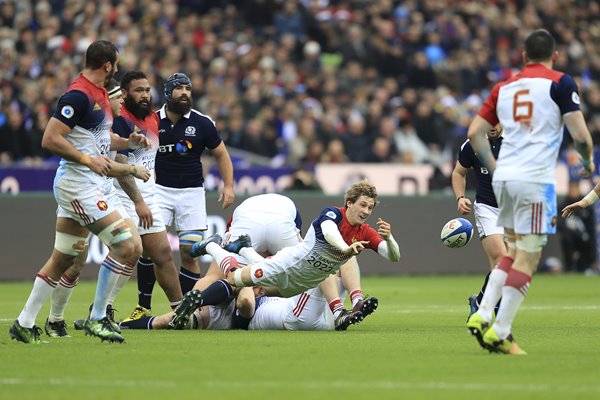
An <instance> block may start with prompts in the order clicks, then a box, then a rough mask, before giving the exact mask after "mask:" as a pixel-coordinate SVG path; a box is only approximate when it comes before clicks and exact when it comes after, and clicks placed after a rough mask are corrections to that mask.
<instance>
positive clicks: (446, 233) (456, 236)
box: [440, 218, 473, 248]
mask: <svg viewBox="0 0 600 400" xmlns="http://www.w3.org/2000/svg"><path fill="white" fill-rule="evenodd" d="M472 237H473V225H471V223H470V222H469V221H468V220H466V219H464V218H455V219H451V220H450V221H448V222H447V223H446V225H444V227H443V228H442V233H441V234H440V238H441V239H442V243H443V244H444V246H446V247H450V248H458V247H464V246H465V245H466V244H467V243H469V241H470V240H471V238H472Z"/></svg>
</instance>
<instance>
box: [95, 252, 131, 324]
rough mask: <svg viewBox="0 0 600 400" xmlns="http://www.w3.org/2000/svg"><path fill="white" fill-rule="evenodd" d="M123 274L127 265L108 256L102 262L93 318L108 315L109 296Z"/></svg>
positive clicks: (97, 318) (98, 318)
mask: <svg viewBox="0 0 600 400" xmlns="http://www.w3.org/2000/svg"><path fill="white" fill-rule="evenodd" d="M123 274H125V266H124V265H123V264H121V263H119V262H118V261H115V260H113V259H112V258H110V257H109V256H106V258H105V259H104V261H102V264H100V270H99V271H98V284H97V285H96V295H95V296H94V304H93V306H92V310H91V311H90V319H91V320H93V321H98V320H100V319H102V318H104V317H106V305H107V304H108V297H109V296H110V294H111V293H112V291H113V288H114V287H115V284H116V283H117V280H118V279H119V276H120V275H123Z"/></svg>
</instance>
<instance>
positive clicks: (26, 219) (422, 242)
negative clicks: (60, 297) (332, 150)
mask: <svg viewBox="0 0 600 400" xmlns="http://www.w3.org/2000/svg"><path fill="white" fill-rule="evenodd" d="M289 196H290V197H291V198H292V199H293V200H294V201H295V202H296V205H297V207H298V208H299V209H300V212H301V214H302V219H303V221H304V226H303V233H305V232H306V230H307V229H308V226H309V224H310V223H311V221H312V220H313V219H314V218H315V217H316V216H317V215H318V214H319V213H320V211H321V210H322V209H323V208H324V207H329V206H338V207H339V206H342V204H343V198H342V197H337V196H336V197H328V196H321V195H309V194H306V193H294V194H290V195H289ZM242 200H243V198H242V197H238V198H237V199H236V202H235V205H237V204H239V203H240V202H241V201H242ZM207 206H208V212H209V215H210V217H209V225H210V226H209V233H212V232H213V231H217V232H221V233H222V232H223V230H224V229H225V222H226V221H227V219H228V218H229V216H230V214H231V212H232V210H233V208H230V209H228V210H222V209H221V208H220V205H218V203H217V200H216V195H213V194H209V195H208V196H207ZM55 210H56V203H55V202H54V198H53V197H52V196H51V195H48V194H44V195H22V196H2V197H0V217H1V220H2V229H1V230H0V249H1V252H2V262H1V265H0V280H18V279H33V277H34V275H35V273H36V272H37V271H38V270H39V269H40V267H41V266H42V265H43V263H44V262H45V261H46V259H47V258H48V256H49V255H50V252H51V251H52V248H53V246H54V224H55V220H56V219H55ZM456 216H457V215H456V207H455V200H454V198H453V197H447V196H442V197H436V196H426V197H381V198H380V204H379V205H378V206H377V207H376V208H375V211H374V213H373V216H372V217H371V218H370V220H369V221H368V222H369V223H370V224H372V225H373V226H375V222H376V221H377V218H378V217H381V218H382V219H384V220H386V221H388V222H389V223H390V224H391V225H392V231H393V234H394V237H395V238H396V240H397V241H398V243H399V244H400V252H401V254H402V258H401V260H400V262H399V263H389V262H387V261H386V260H385V259H383V258H381V257H380V256H378V255H377V254H375V253H373V252H372V251H366V252H365V253H363V254H361V255H360V256H359V258H358V260H359V264H360V266H361V271H362V273H363V274H365V275H368V274H370V275H373V274H377V275H384V274H451V273H484V271H485V270H486V268H487V259H486V257H485V255H484V253H483V250H482V248H481V244H480V243H479V239H478V238H477V237H476V233H475V237H474V238H473V239H472V241H471V242H470V243H469V244H468V245H467V246H466V247H464V248H462V249H448V248H445V247H444V246H443V245H442V244H441V241H440V230H441V228H442V226H443V225H444V224H445V223H446V222H447V221H448V220H450V219H452V218H455V217H456ZM469 219H470V220H471V222H473V218H472V216H469ZM171 240H172V245H173V247H175V246H176V241H175V240H176V239H175V238H174V237H171ZM559 247H560V246H559V243H558V240H557V238H556V237H555V236H553V237H551V238H550V240H549V244H548V246H547V248H546V250H545V254H544V257H547V256H557V257H560V256H561V254H560V248H559ZM105 251H106V249H105V248H103V246H101V245H100V244H99V242H98V240H97V238H95V237H94V238H93V241H92V243H91V245H90V255H89V256H88V261H89V264H88V265H87V266H86V268H85V270H84V274H83V277H84V278H92V277H95V276H96V275H97V272H98V267H97V265H98V263H99V262H100V261H101V260H102V259H103V257H104V252H105ZM175 258H176V259H177V260H178V259H179V254H178V252H176V253H175ZM204 261H205V263H204V264H203V271H205V270H206V265H207V264H206V262H208V260H204Z"/></svg>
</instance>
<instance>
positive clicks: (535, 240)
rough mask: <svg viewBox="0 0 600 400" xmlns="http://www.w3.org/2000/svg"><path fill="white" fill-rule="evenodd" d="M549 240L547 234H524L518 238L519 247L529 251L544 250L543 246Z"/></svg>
mask: <svg viewBox="0 0 600 400" xmlns="http://www.w3.org/2000/svg"><path fill="white" fill-rule="evenodd" d="M547 242H548V236H546V235H532V234H529V235H523V236H521V238H520V239H519V240H517V249H519V250H521V251H526V252H528V253H537V252H539V251H542V248H543V247H544V246H545V245H546V243H547Z"/></svg>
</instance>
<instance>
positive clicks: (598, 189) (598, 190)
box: [562, 181, 600, 218]
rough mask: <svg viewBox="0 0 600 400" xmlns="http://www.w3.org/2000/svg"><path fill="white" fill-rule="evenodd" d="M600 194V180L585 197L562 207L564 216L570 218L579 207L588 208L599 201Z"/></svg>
mask: <svg viewBox="0 0 600 400" xmlns="http://www.w3.org/2000/svg"><path fill="white" fill-rule="evenodd" d="M599 196H600V181H599V182H598V183H596V186H594V188H593V189H592V190H591V191H590V192H589V193H588V194H586V195H585V197H584V198H583V199H581V200H579V201H577V202H575V203H573V204H569V205H568V206H566V207H565V208H563V209H562V217H563V218H569V217H570V216H571V215H573V213H574V212H575V211H577V210H579V209H582V208H587V207H589V206H591V205H592V204H594V203H595V202H597V201H598V197H599Z"/></svg>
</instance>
